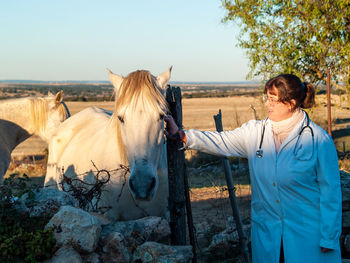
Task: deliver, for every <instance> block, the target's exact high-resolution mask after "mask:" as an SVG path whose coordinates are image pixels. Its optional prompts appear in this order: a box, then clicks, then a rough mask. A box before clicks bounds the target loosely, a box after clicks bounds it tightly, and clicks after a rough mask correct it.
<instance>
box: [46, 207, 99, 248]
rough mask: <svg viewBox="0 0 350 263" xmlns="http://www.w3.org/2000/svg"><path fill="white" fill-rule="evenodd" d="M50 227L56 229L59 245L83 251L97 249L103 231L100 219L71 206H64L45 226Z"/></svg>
mask: <svg viewBox="0 0 350 263" xmlns="http://www.w3.org/2000/svg"><path fill="white" fill-rule="evenodd" d="M48 227H52V228H53V229H54V237H55V239H56V241H57V245H58V246H63V245H66V244H67V245H71V246H72V247H73V248H75V249H76V250H77V251H79V252H82V253H91V252H93V251H94V250H95V249H96V247H97V243H98V240H99V238H100V233H101V223H100V220H99V219H97V218H96V217H94V216H92V215H90V214H89V213H88V212H85V211H83V210H81V209H78V208H74V207H71V206H62V207H61V209H60V210H59V211H58V213H57V214H55V215H54V216H53V217H52V218H51V220H50V221H49V223H48V224H47V225H46V226H45V228H48Z"/></svg>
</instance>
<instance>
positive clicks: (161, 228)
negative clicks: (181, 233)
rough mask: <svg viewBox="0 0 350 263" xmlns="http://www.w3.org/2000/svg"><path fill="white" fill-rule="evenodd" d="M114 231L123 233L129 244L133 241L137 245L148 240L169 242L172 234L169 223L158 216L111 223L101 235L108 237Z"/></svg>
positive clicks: (103, 229) (104, 228)
mask: <svg viewBox="0 0 350 263" xmlns="http://www.w3.org/2000/svg"><path fill="white" fill-rule="evenodd" d="M114 232H119V233H121V234H122V235H123V236H124V237H125V238H126V239H127V240H128V243H129V244H130V243H132V242H133V243H135V246H137V245H140V244H142V243H144V242H146V241H156V242H163V243H167V242H169V240H170V234H171V232H170V227H169V223H168V222H167V221H166V220H165V219H164V218H161V217H156V216H149V217H144V218H141V219H137V220H131V221H120V222H114V223H111V224H109V225H106V226H104V227H103V228H102V232H101V237H102V238H106V237H107V236H108V235H109V234H111V233H114Z"/></svg>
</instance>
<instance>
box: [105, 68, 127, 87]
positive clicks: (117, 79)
mask: <svg viewBox="0 0 350 263" xmlns="http://www.w3.org/2000/svg"><path fill="white" fill-rule="evenodd" d="M107 72H108V75H109V79H110V80H111V82H112V84H113V86H114V89H115V91H116V92H117V91H118V90H119V88H120V85H121V84H122V82H123V80H124V79H123V77H121V76H118V75H117V74H114V73H113V72H112V71H111V70H110V69H109V68H107Z"/></svg>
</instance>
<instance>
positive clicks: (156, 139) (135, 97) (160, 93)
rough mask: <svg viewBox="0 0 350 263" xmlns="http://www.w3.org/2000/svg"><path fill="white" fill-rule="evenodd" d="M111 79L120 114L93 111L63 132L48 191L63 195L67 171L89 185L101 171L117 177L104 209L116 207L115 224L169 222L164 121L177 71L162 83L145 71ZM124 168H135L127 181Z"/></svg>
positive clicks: (52, 156) (54, 143) (54, 149)
mask: <svg viewBox="0 0 350 263" xmlns="http://www.w3.org/2000/svg"><path fill="white" fill-rule="evenodd" d="M108 73H109V77H110V80H111V82H112V84H113V86H114V89H115V93H116V104H115V111H114V113H113V114H112V113H111V112H108V111H106V110H103V109H100V108H96V107H90V108H87V109H85V110H83V111H81V112H79V113H77V114H75V115H73V116H72V117H71V118H69V119H68V120H67V121H65V122H64V123H63V124H62V125H61V126H60V128H59V130H58V132H57V133H56V135H55V136H54V137H53V138H52V140H51V142H50V144H49V159H48V170H47V174H46V178H45V185H46V186H51V187H52V186H53V187H58V188H59V189H60V188H61V187H60V186H61V184H60V183H61V182H62V181H61V180H62V170H64V175H65V176H67V177H69V178H74V177H75V178H76V177H78V178H80V179H85V180H88V179H87V177H89V178H91V175H95V176H96V173H97V172H98V170H102V169H104V170H108V171H112V172H111V179H110V181H109V182H108V184H107V185H106V188H105V189H106V190H107V191H104V192H103V193H102V197H101V199H100V203H99V204H101V206H108V207H111V209H110V210H109V211H107V212H106V213H105V214H106V215H107V216H108V217H109V218H112V219H117V220H131V219H137V218H140V217H144V216H147V215H155V216H166V214H167V211H168V210H167V204H168V177H167V161H166V152H165V150H164V146H165V141H164V121H163V116H164V114H165V113H166V109H167V105H166V101H165V98H164V93H165V89H166V85H167V83H168V80H169V78H170V73H171V68H169V69H168V70H167V71H166V72H164V73H162V74H160V75H159V76H158V77H154V76H152V75H151V74H150V73H149V72H148V71H144V70H139V71H135V72H132V73H130V74H129V75H128V76H127V77H125V78H123V77H120V76H118V75H115V74H113V73H112V72H111V71H110V70H109V69H108ZM121 165H124V166H129V170H130V175H129V176H127V177H126V178H125V176H124V175H125V174H124V175H123V173H122V172H123V171H120V170H119V171H116V169H118V168H120V166H121ZM86 174H88V176H85V177H84V175H86ZM126 183H127V184H126ZM124 188H125V189H124ZM128 189H129V190H128Z"/></svg>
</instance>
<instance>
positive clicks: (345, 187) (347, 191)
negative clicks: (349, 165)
mask: <svg viewBox="0 0 350 263" xmlns="http://www.w3.org/2000/svg"><path fill="white" fill-rule="evenodd" d="M340 184H341V191H342V196H343V202H347V201H350V173H347V172H345V171H343V170H341V171H340Z"/></svg>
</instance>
